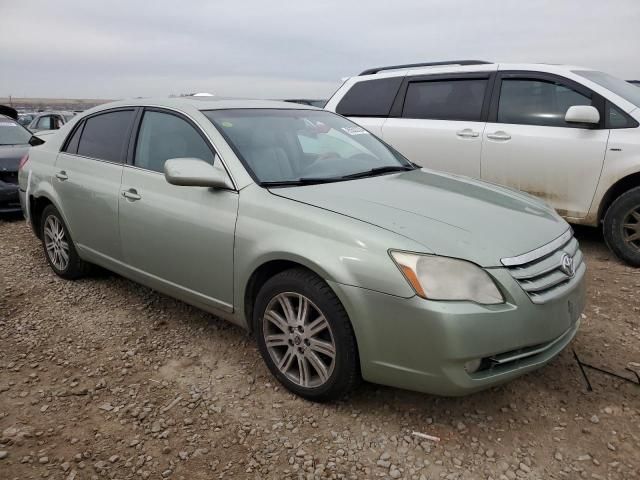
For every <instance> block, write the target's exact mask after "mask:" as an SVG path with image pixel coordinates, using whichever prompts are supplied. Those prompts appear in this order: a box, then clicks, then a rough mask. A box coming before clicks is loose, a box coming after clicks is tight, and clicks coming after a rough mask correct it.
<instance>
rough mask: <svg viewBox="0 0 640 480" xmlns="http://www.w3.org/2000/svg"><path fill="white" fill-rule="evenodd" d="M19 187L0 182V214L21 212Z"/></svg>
mask: <svg viewBox="0 0 640 480" xmlns="http://www.w3.org/2000/svg"><path fill="white" fill-rule="evenodd" d="M18 190H19V189H18V185H15V184H13V183H6V182H3V181H0V214H1V213H17V212H20V210H21V207H20V199H19V198H18Z"/></svg>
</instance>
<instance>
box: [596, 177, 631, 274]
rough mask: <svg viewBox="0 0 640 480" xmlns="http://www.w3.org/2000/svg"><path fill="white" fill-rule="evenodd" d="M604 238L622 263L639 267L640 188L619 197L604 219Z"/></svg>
mask: <svg viewBox="0 0 640 480" xmlns="http://www.w3.org/2000/svg"><path fill="white" fill-rule="evenodd" d="M603 228H604V238H605V241H606V242H607V245H608V246H609V248H610V249H611V250H612V251H613V253H615V254H616V255H617V256H618V257H619V258H620V259H622V260H623V261H624V262H626V263H628V264H629V265H632V266H634V267H640V187H636V188H632V189H631V190H629V191H628V192H625V193H623V194H622V195H620V196H619V197H618V198H617V199H616V200H615V201H614V202H613V203H612V204H611V206H610V207H609V210H607V214H606V215H605V217H604V226H603Z"/></svg>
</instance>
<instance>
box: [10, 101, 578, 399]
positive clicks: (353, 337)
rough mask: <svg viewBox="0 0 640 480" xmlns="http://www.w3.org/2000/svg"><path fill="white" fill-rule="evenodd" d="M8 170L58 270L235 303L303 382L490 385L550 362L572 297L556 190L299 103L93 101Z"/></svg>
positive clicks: (572, 253)
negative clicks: (519, 182)
mask: <svg viewBox="0 0 640 480" xmlns="http://www.w3.org/2000/svg"><path fill="white" fill-rule="evenodd" d="M424 155H425V156H428V155H430V152H428V151H425V152H424ZM19 184H20V201H21V204H22V208H23V211H24V214H25V217H26V218H27V219H28V221H29V223H30V225H31V226H32V227H33V230H34V232H35V234H36V235H37V236H38V238H39V239H40V240H41V241H42V244H43V250H44V254H45V257H46V259H47V261H48V263H49V265H50V266H51V268H52V269H53V271H54V272H55V273H56V274H58V275H60V276H61V277H63V278H67V279H78V278H80V277H81V276H83V275H85V274H87V273H88V272H89V271H90V267H91V265H92V264H95V265H100V266H102V267H104V268H107V269H110V270H112V271H114V272H117V273H119V274H120V275H122V276H124V277H127V278H130V279H132V280H134V281H136V282H139V283H142V284H144V285H147V286H149V287H151V288H153V289H155V290H158V291H160V292H162V293H165V294H167V295H170V296H173V297H175V298H178V299H180V300H183V301H185V302H187V303H190V304H192V305H195V306H197V307H199V308H202V309H204V310H207V311H209V312H212V313H214V314H215V315H217V316H220V317H222V318H225V319H228V320H229V321H231V322H233V323H235V324H237V325H240V326H241V327H243V328H245V329H247V330H248V331H250V332H252V333H253V335H254V336H255V339H256V342H257V344H258V347H259V350H260V353H261V354H262V357H263V358H264V361H265V362H266V364H267V366H268V367H269V369H270V370H271V372H272V373H273V375H274V376H275V377H276V378H277V379H278V380H279V381H280V382H282V384H283V385H284V386H285V387H287V388H288V389H289V390H291V391H292V392H295V393H296V394H298V395H301V396H303V397H305V398H308V399H311V400H316V401H322V400H328V399H334V398H336V397H340V396H342V395H344V394H345V393H347V392H349V391H350V390H352V389H353V388H354V387H355V386H356V384H357V383H358V382H359V381H360V380H361V379H364V380H367V381H370V382H375V383H380V384H385V385H392V386H395V387H400V388H406V389H411V390H418V391H421V392H428V393H433V394H439V395H463V394H468V393H471V392H474V391H478V390H481V389H485V388H487V387H490V386H493V385H496V384H499V383H502V382H505V381H507V380H510V379H512V378H514V377H517V376H519V375H522V374H523V373H526V372H529V371H531V370H533V369H536V368H538V367H540V366H542V365H544V364H545V363H547V362H549V361H550V360H551V359H552V358H553V357H554V356H556V355H557V354H558V353H559V352H560V351H561V350H562V349H563V348H564V347H566V346H567V344H568V343H569V342H570V341H571V340H572V338H573V337H574V336H575V334H576V331H577V329H578V326H579V323H580V314H581V311H582V309H583V307H584V301H585V283H584V277H585V265H584V262H583V257H582V253H581V252H580V250H579V248H578V243H577V241H576V240H575V238H574V237H573V233H572V231H571V229H570V228H569V226H568V224H567V223H566V222H565V221H564V220H562V219H561V218H560V217H559V216H558V215H557V214H556V213H555V212H554V211H553V210H552V209H551V208H549V207H548V206H546V205H545V204H544V203H541V202H540V201H538V200H536V199H534V198H533V197H530V196H528V195H526V194H522V193H519V192H516V191H513V190H510V189H506V188H503V187H499V186H496V185H491V184H487V183H483V182H481V181H478V180H473V179H470V178H466V177H459V176H455V175H450V174H445V173H440V172H435V171H430V170H426V169H423V168H418V167H417V166H416V165H414V164H412V163H411V162H409V161H408V160H406V159H405V158H404V157H402V155H400V154H399V153H398V152H396V151H395V150H394V149H393V148H391V147H390V146H388V145H387V144H385V143H384V142H383V141H381V140H380V139H378V138H377V137H375V136H374V135H372V134H371V133H369V132H368V131H366V130H364V129H363V128H361V127H359V126H357V125H356V124H354V123H352V122H350V121H349V120H347V119H345V118H343V117H341V116H339V115H335V114H333V113H330V112H326V111H323V110H318V109H316V108H313V107H310V106H305V105H295V104H291V103H280V102H269V101H249V100H224V99H219V100H218V99H216V98H215V97H213V98H212V97H207V98H204V99H202V98H179V99H159V100H149V99H146V100H133V101H120V102H115V103H110V104H106V105H101V106H99V107H96V108H94V109H92V110H89V111H87V112H84V113H83V114H81V115H78V116H77V117H74V118H73V119H72V120H71V121H70V122H69V123H68V124H65V125H64V126H63V127H62V128H61V129H60V130H58V131H57V132H56V133H54V134H52V135H49V136H48V137H47V139H46V143H44V144H43V145H40V146H38V147H34V148H32V149H31V150H30V154H29V156H28V158H24V159H23V161H22V162H21V165H20V171H19Z"/></svg>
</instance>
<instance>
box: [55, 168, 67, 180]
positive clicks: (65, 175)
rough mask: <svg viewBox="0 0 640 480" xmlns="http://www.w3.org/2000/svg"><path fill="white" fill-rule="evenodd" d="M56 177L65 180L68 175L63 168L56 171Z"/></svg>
mask: <svg viewBox="0 0 640 480" xmlns="http://www.w3.org/2000/svg"><path fill="white" fill-rule="evenodd" d="M56 178H57V179H58V180H62V181H63V182H64V181H65V180H67V179H68V178H69V177H68V176H67V172H65V171H64V170H61V171H59V172H58V173H56Z"/></svg>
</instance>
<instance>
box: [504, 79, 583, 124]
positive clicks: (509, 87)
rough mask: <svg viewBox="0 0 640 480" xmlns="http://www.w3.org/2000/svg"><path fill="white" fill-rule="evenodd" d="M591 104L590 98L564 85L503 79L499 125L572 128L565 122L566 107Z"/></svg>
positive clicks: (540, 81) (541, 81)
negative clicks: (514, 124) (512, 124)
mask: <svg viewBox="0 0 640 480" xmlns="http://www.w3.org/2000/svg"><path fill="white" fill-rule="evenodd" d="M574 105H591V99H590V98H589V97H586V96H584V95H582V94H581V93H578V92H576V91H575V90H573V89H571V88H569V87H566V86H564V85H561V84H558V83H554V82H549V81H543V80H527V79H506V80H502V87H501V89H500V101H499V105H498V122H499V123H519V124H523V125H543V126H549V127H575V125H572V124H569V123H567V122H565V121H564V116H565V115H566V113H567V110H568V109H569V107H571V106H574Z"/></svg>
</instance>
